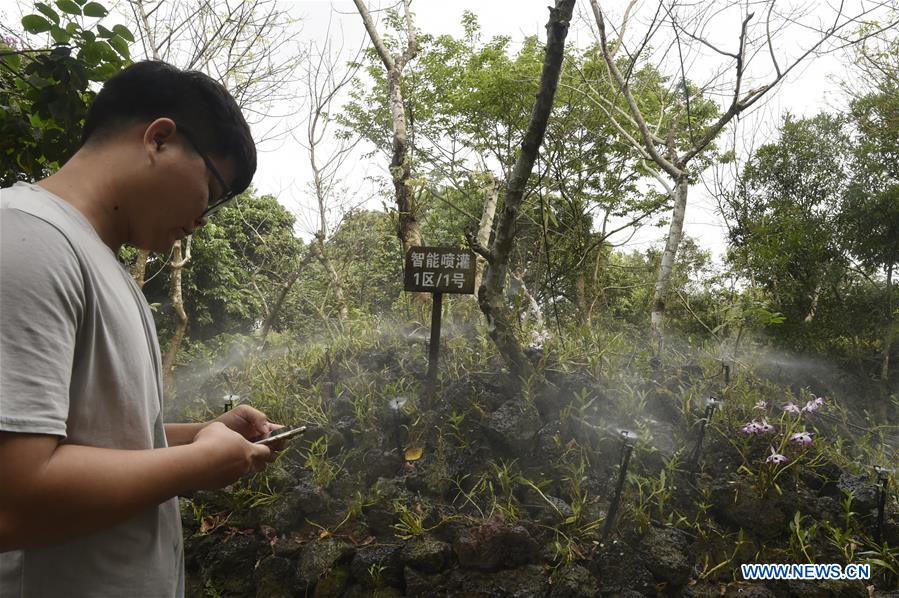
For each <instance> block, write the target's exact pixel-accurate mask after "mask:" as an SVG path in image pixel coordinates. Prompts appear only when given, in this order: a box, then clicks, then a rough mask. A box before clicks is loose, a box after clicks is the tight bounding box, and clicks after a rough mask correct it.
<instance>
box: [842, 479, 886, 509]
mask: <svg viewBox="0 0 899 598" xmlns="http://www.w3.org/2000/svg"><path fill="white" fill-rule="evenodd" d="M837 488H839V489H840V490H841V491H842V492H844V493H845V492H851V493H852V510H853V511H856V512H857V513H860V514H862V515H868V514H869V513H870V511H871V510H872V509H876V508H877V486H876V485H874V484H872V483H871V480H870V478H869V477H868V476H867V475H865V474H859V475H853V474H851V473H844V474H843V475H841V476H840V479H839V480H838V481H837Z"/></svg>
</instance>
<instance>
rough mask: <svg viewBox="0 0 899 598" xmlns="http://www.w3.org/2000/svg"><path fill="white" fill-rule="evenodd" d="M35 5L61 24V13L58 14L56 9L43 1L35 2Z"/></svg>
mask: <svg viewBox="0 0 899 598" xmlns="http://www.w3.org/2000/svg"><path fill="white" fill-rule="evenodd" d="M34 7H35V8H36V9H38V10H39V11H40V12H42V13H43V14H45V15H46V16H47V17H48V18H49V19H50V20H51V21H53V22H54V23H56V24H57V25H59V15H58V14H56V11H55V10H53V9H52V8H50V7H49V6H48V5H46V4H44V3H43V2H35V3H34Z"/></svg>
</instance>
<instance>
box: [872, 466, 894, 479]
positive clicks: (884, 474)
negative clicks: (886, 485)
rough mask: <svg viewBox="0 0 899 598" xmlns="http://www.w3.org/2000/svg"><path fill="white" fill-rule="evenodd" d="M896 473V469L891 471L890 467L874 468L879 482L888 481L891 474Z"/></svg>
mask: <svg viewBox="0 0 899 598" xmlns="http://www.w3.org/2000/svg"><path fill="white" fill-rule="evenodd" d="M894 471H895V470H894V469H891V468H889V467H884V466H883V465H875V466H874V473H876V474H877V481H878V482H885V481H886V480H887V478H889V477H890V474H891V473H893V472H894Z"/></svg>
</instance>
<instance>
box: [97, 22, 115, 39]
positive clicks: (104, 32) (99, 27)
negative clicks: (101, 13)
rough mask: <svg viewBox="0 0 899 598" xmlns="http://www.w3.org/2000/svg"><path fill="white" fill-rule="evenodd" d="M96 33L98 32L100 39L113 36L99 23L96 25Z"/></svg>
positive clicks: (112, 33)
mask: <svg viewBox="0 0 899 598" xmlns="http://www.w3.org/2000/svg"><path fill="white" fill-rule="evenodd" d="M97 31H98V32H99V35H100V37H102V38H104V39H108V38H110V37H112V36H113V35H115V33H114V32H112V31H110V30H109V29H107V28H106V27H104V26H103V25H100V24H99V23H98V24H97Z"/></svg>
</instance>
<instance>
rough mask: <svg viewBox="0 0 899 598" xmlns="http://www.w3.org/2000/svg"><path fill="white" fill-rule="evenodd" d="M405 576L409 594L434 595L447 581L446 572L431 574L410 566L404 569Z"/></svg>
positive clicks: (407, 593)
mask: <svg viewBox="0 0 899 598" xmlns="http://www.w3.org/2000/svg"><path fill="white" fill-rule="evenodd" d="M403 577H404V578H405V580H406V595H407V596H433V595H434V594H435V592H436V591H437V590H438V588H441V586H443V584H444V583H445V582H446V575H445V574H441V573H437V574H431V575H429V574H427V573H422V572H421V571H419V570H417V569H414V568H412V567H409V566H407V567H406V568H405V569H404V570H403Z"/></svg>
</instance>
